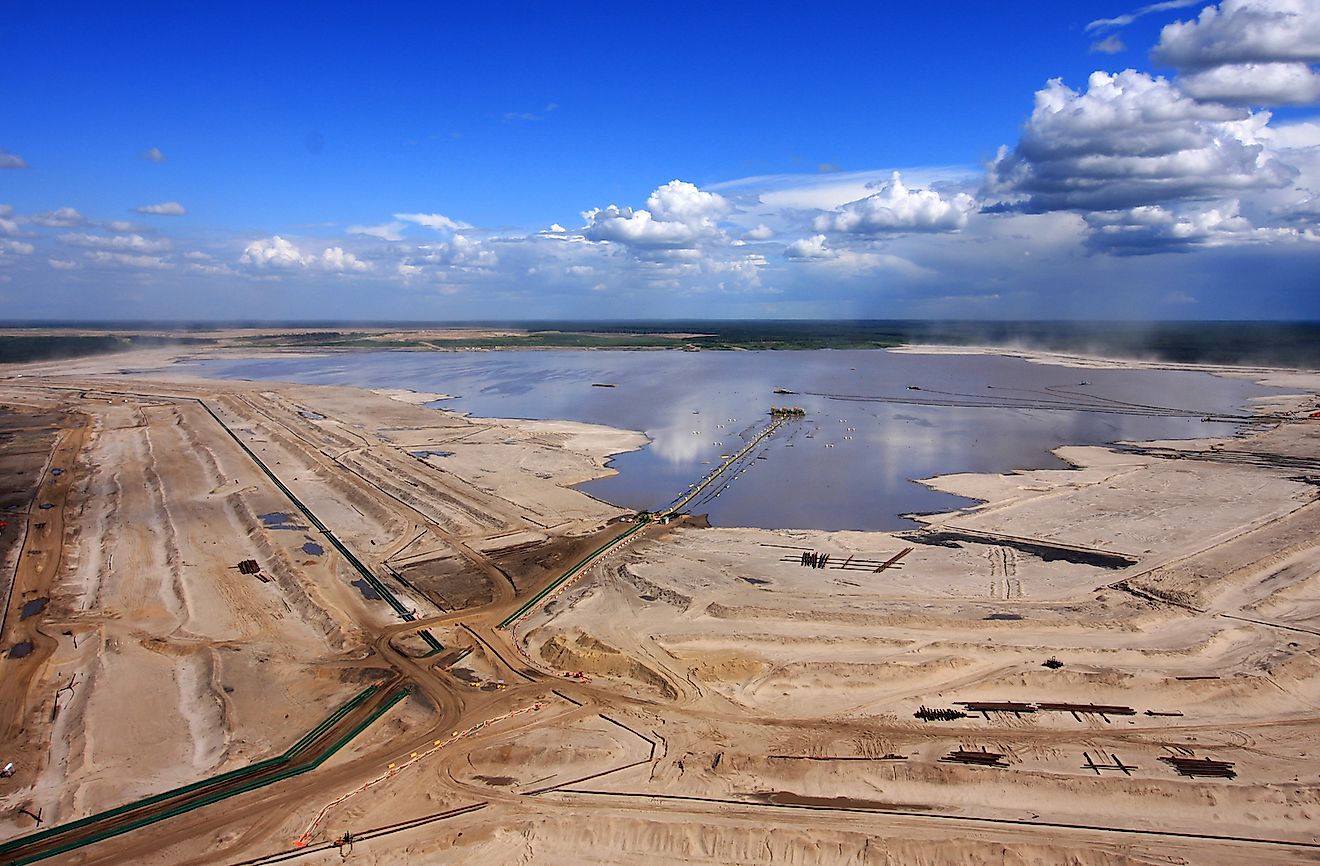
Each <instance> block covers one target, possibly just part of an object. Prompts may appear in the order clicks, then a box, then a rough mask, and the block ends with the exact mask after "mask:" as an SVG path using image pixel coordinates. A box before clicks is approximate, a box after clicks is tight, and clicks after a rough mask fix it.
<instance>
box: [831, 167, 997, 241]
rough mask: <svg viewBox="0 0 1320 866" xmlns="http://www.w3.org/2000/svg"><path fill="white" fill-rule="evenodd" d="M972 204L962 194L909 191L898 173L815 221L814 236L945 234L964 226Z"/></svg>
mask: <svg viewBox="0 0 1320 866" xmlns="http://www.w3.org/2000/svg"><path fill="white" fill-rule="evenodd" d="M975 209H976V201H975V199H973V198H972V197H971V196H970V195H967V194H966V193H956V194H955V195H953V196H950V197H948V198H945V197H943V196H941V195H940V194H939V193H937V192H935V191H934V190H929V189H909V188H908V187H907V186H906V185H904V183H903V178H902V177H901V176H900V174H899V173H898V172H894V173H893V174H891V175H890V177H889V181H888V182H887V183H885V184H883V185H881V186H880V190H879V192H876V193H875V194H874V195H869V196H867V197H866V198H863V199H859V200H858V201H853V202H849V203H848V204H845V205H843V206H842V207H840V208H838V209H836V210H835V211H834V212H833V213H828V214H821V215H820V216H818V217H817V218H816V220H815V223H814V227H815V229H816V231H818V232H845V233H849V234H863V235H876V234H886V233H892V232H947V231H957V230H958V229H961V228H965V227H966V225H967V215H968V214H969V213H971V212H972V211H973V210H975Z"/></svg>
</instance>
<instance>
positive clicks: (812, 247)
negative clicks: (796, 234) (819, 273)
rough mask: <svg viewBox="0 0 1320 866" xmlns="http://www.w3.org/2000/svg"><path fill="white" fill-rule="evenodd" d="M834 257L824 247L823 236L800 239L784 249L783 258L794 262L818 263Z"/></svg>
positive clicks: (833, 253) (832, 253)
mask: <svg viewBox="0 0 1320 866" xmlns="http://www.w3.org/2000/svg"><path fill="white" fill-rule="evenodd" d="M834 256H835V252H834V250H832V249H830V248H829V247H828V246H827V245H826V243H825V236H824V235H812V236H811V237H809V238H800V239H798V240H795V241H793V242H792V243H791V244H789V245H788V246H787V247H785V248H784V258H786V259H788V260H790V261H794V262H818V261H823V260H825V259H832V258H834Z"/></svg>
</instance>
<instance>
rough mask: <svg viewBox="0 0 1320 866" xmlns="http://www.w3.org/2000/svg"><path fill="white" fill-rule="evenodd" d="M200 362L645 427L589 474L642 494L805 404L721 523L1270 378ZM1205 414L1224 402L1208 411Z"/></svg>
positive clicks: (1251, 391) (495, 356)
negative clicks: (607, 473)
mask: <svg viewBox="0 0 1320 866" xmlns="http://www.w3.org/2000/svg"><path fill="white" fill-rule="evenodd" d="M193 367H194V369H197V370H198V371H200V372H203V373H205V374H206V375H210V376H215V377H220V378H227V379H266V380H280V381H288V382H300V383H306V384H319V385H348V386H355V387H364V388H411V389H413V390H416V391H425V392H432V393H443V394H452V395H454V397H453V399H450V400H445V401H443V402H441V403H437V404H433V405H435V406H436V407H438V408H445V409H451V410H456V411H460V412H466V413H469V414H472V415H479V416H485V417H494V418H536V419H550V418H554V419H567V420H572V421H586V422H590V423H595V424H606V425H609V426H611V427H620V428H625V429H630V430H641V431H643V432H645V433H646V435H647V436H649V437H650V438H651V443H650V444H649V445H647V446H646V447H645V448H642V449H641V450H639V451H634V452H629V453H626V454H620V455H617V456H616V457H615V458H614V460H613V463H612V465H613V467H614V468H615V469H617V470H618V473H619V474H618V475H615V476H612V477H609V478H603V479H599V480H597V481H592V482H589V483H587V484H584V485H582V486H581V488H580V489H582V490H584V491H585V492H587V493H590V494H591V495H592V496H595V497H597V498H600V499H604V500H606V501H608V502H613V503H615V504H617V505H621V506H625V507H628V508H636V509H652V510H655V509H660V508H663V507H664V506H665V505H666V504H668V503H669V502H670V501H671V500H673V499H674V498H675V497H676V496H678V495H680V494H682V493H684V492H686V491H687V489H688V486H689V485H690V484H692V483H693V482H696V481H697V480H698V479H700V478H701V477H702V476H703V475H705V474H706V473H707V472H709V471H710V470H711V469H712V468H713V467H714V466H716V465H718V464H719V462H720V459H721V456H722V455H729V454H733V453H735V452H736V451H738V449H739V448H741V447H742V445H743V444H744V442H745V441H746V440H748V439H750V438H751V437H752V436H753V435H755V432H756V431H757V430H759V429H760V428H761V427H762V426H763V425H764V424H765V423H766V422H767V421H768V420H769V416H768V414H767V413H768V410H769V408H770V407H771V406H772V405H778V406H785V405H787V406H800V407H801V408H802V409H804V410H805V411H806V413H807V414H806V417H805V418H803V419H801V420H793V421H790V422H788V423H786V424H785V425H784V427H783V428H782V429H781V430H780V431H779V432H778V433H776V434H775V435H774V436H772V437H770V439H768V440H767V441H766V443H765V444H764V445H763V446H761V447H759V448H758V449H757V450H756V451H755V452H754V454H753V455H749V459H748V460H747V461H746V462H745V463H744V464H743V465H741V466H740V467H738V471H737V472H736V474H734V473H730V476H729V478H727V479H725V481H727V482H729V483H727V484H725V483H721V484H720V485H718V486H717V487H715V488H713V489H712V490H711V492H710V495H708V496H706V497H703V498H702V499H699V500H698V501H697V502H696V503H694V504H693V505H692V506H691V507H690V509H689V510H691V511H693V512H695V513H701V512H706V513H708V514H709V515H710V519H711V522H712V523H713V524H715V525H717V526H755V527H766V528H783V527H795V528H810V529H873V530H874V529H899V528H903V527H908V526H911V525H912V523H911V521H909V520H907V519H905V518H904V517H903V516H902V515H904V514H908V513H921V512H933V511H948V510H952V509H955V508H959V507H962V506H965V505H967V504H969V502H968V500H965V499H962V498H959V497H956V496H951V495H948V494H945V493H939V492H936V491H933V490H930V489H929V488H927V487H924V486H922V485H920V484H917V483H916V482H915V480H914V479H920V478H929V477H931V476H935V475H941V474H947V473H954V472H996V473H997V472H1009V471H1012V470H1014V469H1042V468H1064V466H1065V464H1064V463H1063V462H1062V461H1061V460H1059V459H1058V458H1056V457H1054V456H1053V455H1052V454H1051V453H1050V449H1052V448H1056V447H1058V446H1060V445H1099V444H1106V443H1110V442H1118V441H1143V440H1150V439H1187V438H1196V437H1206V436H1229V435H1233V434H1234V433H1236V432H1238V431H1239V430H1240V429H1241V425H1240V424H1239V423H1236V422H1235V420H1234V419H1233V416H1234V415H1243V414H1247V413H1249V401H1250V399H1251V398H1252V397H1254V396H1260V395H1265V394H1268V393H1272V391H1271V390H1270V389H1266V388H1262V387H1260V386H1257V385H1254V384H1252V383H1249V382H1245V381H1242V380H1237V379H1226V378H1220V377H1216V376H1211V375H1209V374H1206V373H1197V372H1183V371H1165V370H1095V369H1086V370H1082V369H1073V368H1066V367H1054V366H1048V365H1043V364H1033V363H1029V362H1027V361H1023V360H1020V359H1016V358H1004V357H997V356H986V355H915V354H904V353H896V352H886V351H841V350H821V351H805V352H681V351H654V352H602V351H522V352H453V353H448V352H439V353H431V352H366V353H358V354H335V355H312V356H294V357H287V358H279V359H273V360H272V359H261V360H232V361H231V360H212V361H203V362H199V363H198V364H196V365H193ZM597 382H601V383H610V384H612V385H614V386H615V387H593V383H597ZM776 389H783V390H787V391H793V392H796V393H792V394H784V393H776ZM1211 416H1215V417H1216V418H1221V419H1223V418H1224V416H1228V417H1227V418H1226V419H1224V420H1214V421H1207V420H1203V419H1205V418H1207V417H1211ZM716 492H718V494H719V495H718V496H716V495H714V494H715V493H716Z"/></svg>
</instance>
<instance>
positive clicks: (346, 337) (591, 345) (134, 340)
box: [0, 319, 1320, 368]
mask: <svg viewBox="0 0 1320 866" xmlns="http://www.w3.org/2000/svg"><path fill="white" fill-rule="evenodd" d="M327 325H330V326H342V327H343V329H342V330H333V331H324V330H323V331H317V332H313V333H300V332H298V331H297V329H299V328H306V327H322V328H324V327H326V326H327ZM234 326H235V324H234V323H187V324H186V325H179V326H178V329H177V330H178V336H163V335H160V333H159V331H160V330H165V329H164V328H160V327H159V326H158V328H159V330H158V332H157V335H151V336H147V335H123V334H114V333H109V332H107V333H105V334H77V335H74V334H68V335H55V336H45V335H42V336H39V335H32V336H27V335H20V336H0V363H2V362H16V361H40V360H53V359H59V358H73V357H80V356H84V355H93V354H98V353H102V352H113V351H121V350H125V349H131V348H142V347H150V346H165V345H171V344H187V345H197V344H205V345H214V346H217V347H233V348H281V347H283V348H290V349H313V348H324V349H421V350H434V349H516V348H566V349H568V348H586V349H662V348H673V349H678V348H686V349H703V350H721V349H723V350H735V349H767V350H794V349H880V348H888V347H893V346H902V345H954V346H970V345H985V346H996V347H1004V348H1018V349H1035V350H1042V351H1052V352H1065V353H1073V354H1086V355H1100V356H1105V357H1114V358H1135V359H1146V360H1153V361H1170V362H1176V363H1200V364H1236V365H1261V366H1278V367H1301V368H1320V323H1317V322H1301V323H1285V322H1148V323H1135V322H972V321H931V320H925V321H922V320H905V319H881V320H858V321H837V320H700V319H685V320H684V319H677V320H676V319H665V320H651V321H633V322H627V321H618V322H592V321H555V322H447V323H432V322H371V323H367V322H358V323H312V322H308V323H279V324H274V325H271V324H267V326H266V327H267V328H268V329H269V330H268V331H267V332H266V333H262V334H252V333H248V334H237V335H234V336H232V337H229V338H224V339H212V338H206V337H200V336H189V332H195V331H201V330H207V329H213V328H221V327H234ZM79 327H80V328H84V329H96V328H98V327H105V328H106V329H107V331H108V330H109V329H110V326H108V325H107V326H95V325H80V326H79ZM119 327H121V328H126V326H125V325H124V324H123V323H120V325H119ZM383 328H388V329H390V331H389V332H385V333H382V332H381V329H383ZM439 328H462V329H466V330H492V331H497V330H509V331H515V330H516V331H521V332H523V333H516V334H510V335H498V336H494V335H492V336H477V335H472V336H465V337H463V338H461V339H452V340H451V339H433V338H427V337H426V336H423V335H420V334H418V333H417V332H418V331H420V330H425V329H439ZM675 335H681V336H675Z"/></svg>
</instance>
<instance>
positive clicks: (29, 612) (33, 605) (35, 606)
mask: <svg viewBox="0 0 1320 866" xmlns="http://www.w3.org/2000/svg"><path fill="white" fill-rule="evenodd" d="M48 604H50V599H48V598H34V599H32V600H31V601H27V602H24V603H23V607H22V608H21V609H20V611H19V619H27V618H28V617H30V616H36V615H37V614H39V613H41V612H42V611H43V610H45V609H46V605H48Z"/></svg>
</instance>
